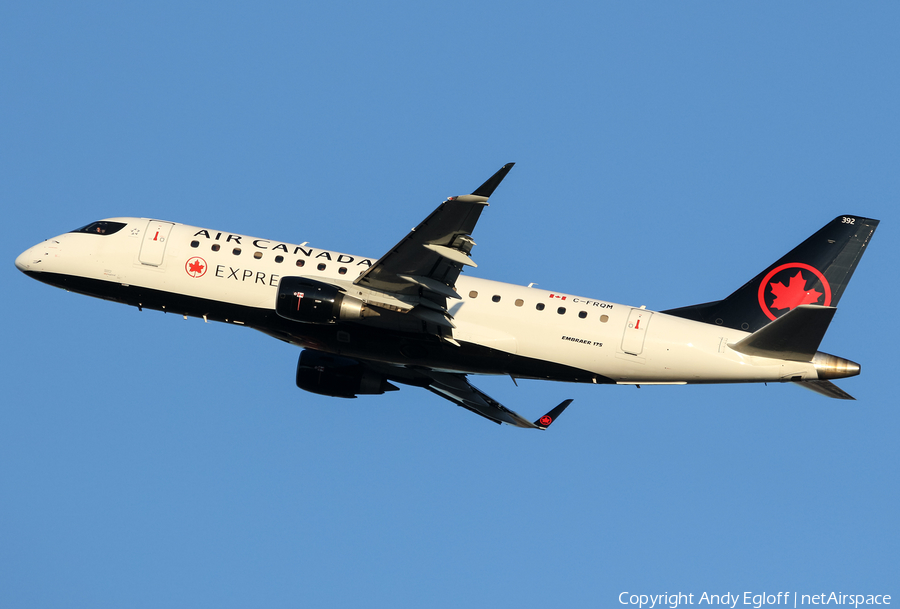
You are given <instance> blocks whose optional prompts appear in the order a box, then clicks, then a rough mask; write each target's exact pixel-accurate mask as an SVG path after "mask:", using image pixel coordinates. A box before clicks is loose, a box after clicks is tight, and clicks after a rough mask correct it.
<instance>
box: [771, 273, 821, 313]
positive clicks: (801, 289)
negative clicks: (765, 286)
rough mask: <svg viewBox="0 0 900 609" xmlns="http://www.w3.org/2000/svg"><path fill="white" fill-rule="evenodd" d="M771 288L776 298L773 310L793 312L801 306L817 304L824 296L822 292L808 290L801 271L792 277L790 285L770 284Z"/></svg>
mask: <svg viewBox="0 0 900 609" xmlns="http://www.w3.org/2000/svg"><path fill="white" fill-rule="evenodd" d="M769 287H770V288H771V289H772V294H774V296H775V301H774V302H773V303H772V308H773V309H791V310H793V309H794V308H795V307H797V306H799V305H803V304H816V302H818V300H819V297H820V296H821V295H822V293H821V292H818V291H816V290H807V289H806V279H804V278H803V273H802V272H801V271H799V270H798V271H797V274H796V275H794V276H793V277H791V280H790V282H789V283H788V285H784V284H783V283H770V284H769Z"/></svg>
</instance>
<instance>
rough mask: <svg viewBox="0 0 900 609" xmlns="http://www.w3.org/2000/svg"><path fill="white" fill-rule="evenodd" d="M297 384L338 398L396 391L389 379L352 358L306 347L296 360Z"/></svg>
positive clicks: (301, 387)
mask: <svg viewBox="0 0 900 609" xmlns="http://www.w3.org/2000/svg"><path fill="white" fill-rule="evenodd" d="M297 387H299V388H300V389H304V390H306V391H310V392H312V393H318V394H320V395H327V396H331V397H335V398H355V397H356V396H358V395H381V394H382V393H384V392H385V391H397V390H398V388H397V387H395V386H394V385H391V384H390V383H389V382H388V381H387V379H386V378H385V377H384V376H382V375H380V374H378V373H377V372H373V371H372V370H370V369H369V368H367V367H366V366H365V365H364V364H362V363H361V362H358V361H356V360H355V359H350V358H349V357H341V356H339V355H330V354H328V353H322V352H321V351H312V350H310V349H306V350H304V351H301V352H300V360H299V361H298V362H297Z"/></svg>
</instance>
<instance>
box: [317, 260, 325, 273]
mask: <svg viewBox="0 0 900 609" xmlns="http://www.w3.org/2000/svg"><path fill="white" fill-rule="evenodd" d="M316 268H317V269H319V270H320V271H324V270H325V263H324V262H320V263H319V266H317V267H316Z"/></svg>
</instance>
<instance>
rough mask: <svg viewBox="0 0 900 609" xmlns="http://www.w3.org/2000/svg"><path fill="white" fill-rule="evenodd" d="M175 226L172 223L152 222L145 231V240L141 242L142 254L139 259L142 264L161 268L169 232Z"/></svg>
mask: <svg viewBox="0 0 900 609" xmlns="http://www.w3.org/2000/svg"><path fill="white" fill-rule="evenodd" d="M173 226H175V225H174V224H172V223H171V222H161V221H159V220H150V221H149V222H147V229H146V230H145V231H144V240H143V241H142V242H141V253H140V254H139V255H138V259H139V260H140V261H141V264H146V265H149V266H159V265H160V264H162V261H163V256H164V255H165V253H166V242H167V241H168V240H169V232H170V231H171V230H172V227H173Z"/></svg>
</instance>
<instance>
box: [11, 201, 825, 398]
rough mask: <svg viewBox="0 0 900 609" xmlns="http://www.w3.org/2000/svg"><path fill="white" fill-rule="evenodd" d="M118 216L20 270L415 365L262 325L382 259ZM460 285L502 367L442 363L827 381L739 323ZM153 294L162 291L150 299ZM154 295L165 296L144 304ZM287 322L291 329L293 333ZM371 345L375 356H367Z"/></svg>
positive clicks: (27, 259) (519, 289)
mask: <svg viewBox="0 0 900 609" xmlns="http://www.w3.org/2000/svg"><path fill="white" fill-rule="evenodd" d="M110 220H111V221H116V222H122V223H125V224H126V226H125V228H124V229H122V230H120V231H118V232H116V233H115V234H110V235H91V234H84V233H77V232H75V233H66V234H63V235H60V236H58V237H55V238H53V239H49V240H47V241H44V242H43V243H40V244H38V245H36V246H34V247H32V248H31V249H29V250H27V251H26V252H24V253H23V254H22V255H21V256H19V258H18V259H17V260H16V266H17V267H19V268H20V269H21V270H23V271H25V272H27V273H29V274H31V275H32V276H34V277H35V278H38V279H42V280H44V281H46V282H47V283H52V284H54V285H58V286H60V287H63V288H66V289H71V290H73V291H79V292H83V293H87V294H90V295H94V296H99V297H102V298H110V299H113V300H117V301H121V302H125V303H126V304H132V305H136V306H147V307H149V308H161V309H165V310H167V311H169V312H172V313H177V314H183V315H190V316H196V317H208V318H210V319H214V320H218V321H227V322H230V323H238V324H245V325H249V326H251V327H254V328H255V329H258V330H261V331H263V332H267V333H270V334H273V335H276V336H279V337H280V338H284V339H286V340H289V341H290V342H294V343H296V344H298V345H301V346H313V347H315V348H318V349H321V350H326V351H332V352H335V353H348V354H350V355H351V356H352V355H356V356H362V355H367V356H369V357H372V358H374V359H378V360H380V361H385V362H388V363H397V364H408V363H409V361H408V360H409V357H407V356H400V355H398V356H397V358H396V359H395V360H393V361H392V356H391V355H390V351H389V350H385V349H381V348H375V346H372V344H371V341H370V343H369V345H370V347H366V346H355V343H354V341H353V340H352V337H349V336H342V337H339V338H338V342H332V341H329V340H326V339H324V338H323V335H322V334H321V332H320V329H314V328H312V327H310V325H309V324H303V323H300V322H286V321H284V320H279V321H278V327H277V328H276V327H274V326H272V327H269V326H267V323H268V322H266V321H260V320H271V319H274V318H275V315H274V308H275V301H276V294H277V288H278V282H279V280H280V279H281V278H282V277H286V276H294V277H296V276H303V277H308V278H311V279H315V280H317V281H321V282H325V283H330V284H333V285H338V286H342V287H345V288H346V289H347V290H348V292H350V293H352V290H353V289H354V288H353V285H352V281H353V280H354V279H356V278H357V277H358V276H359V275H360V274H361V273H362V272H364V271H365V270H367V269H368V268H369V267H370V266H371V265H372V264H374V262H375V260H374V259H370V258H366V257H362V256H357V255H350V254H342V253H339V252H333V251H328V250H322V249H318V248H313V247H309V246H306V245H294V244H286V243H281V242H278V241H272V240H266V239H255V238H253V237H247V236H244V235H237V234H232V233H226V232H220V231H214V230H209V229H203V228H200V227H196V226H187V225H183V224H175V223H168V222H160V221H156V220H148V219H145V218H144V219H142V218H112V219H110ZM51 278H52V279H51ZM97 286H99V288H98V287H97ZM107 288H108V289H107ZM113 288H114V289H113ZM456 291H457V292H458V294H459V296H460V299H459V300H449V301H448V310H449V312H450V314H451V315H452V323H453V324H454V325H455V328H454V329H453V339H455V341H458V343H459V344H460V345H464V346H471V345H475V346H479V347H485V348H487V349H490V350H492V351H491V352H492V353H496V354H497V355H498V357H497V358H496V366H493V367H488V368H486V367H485V365H484V363H483V361H482V363H480V364H479V365H478V366H477V368H476V369H469V368H468V367H467V365H466V361H465V358H454V357H452V353H453V350H454V349H459V348H460V347H454V346H452V345H445V347H444V351H443V352H445V353H449V354H451V356H450V357H448V358H447V361H445V362H444V363H442V364H440V365H441V367H443V368H445V369H447V370H453V371H458V372H473V373H493V374H509V375H512V376H517V377H527V376H530V377H535V378H549V379H552V378H558V377H557V376H556V375H554V374H553V373H548V374H547V375H542V374H535V373H534V372H533V370H534V367H533V366H532V367H531V368H529V370H530V371H529V372H523V371H521V370H519V369H518V367H517V366H518V364H517V363H516V362H517V361H519V360H520V358H524V359H525V360H527V361H529V362H532V363H533V362H535V361H537V362H546V363H547V364H548V366H550V367H551V368H553V365H554V364H555V365H559V366H563V367H568V368H571V369H574V370H578V371H583V373H582V374H580V376H579V375H576V376H577V378H575V377H573V376H571V375H565V376H564V377H561V380H579V381H582V382H606V383H608V382H616V383H624V384H651V383H672V384H679V383H721V382H760V381H798V380H815V379H817V378H818V376H817V372H816V369H815V367H814V365H813V364H812V363H805V362H794V361H787V360H780V359H771V358H766V357H757V356H749V355H745V354H741V353H738V352H737V351H734V350H732V349H731V348H729V347H728V345H729V343H734V342H736V341H738V340H740V339H741V338H744V337H745V336H747V335H748V333H747V332H741V331H739V330H733V329H729V328H725V327H719V326H715V325H711V324H706V323H701V322H695V321H690V320H687V319H683V318H680V317H674V316H671V315H666V314H664V313H659V312H653V311H649V310H646V309H642V308H635V307H631V306H628V305H622V304H617V303H612V302H608V301H605V300H599V299H594V298H584V297H580V296H574V295H572V294H568V293H561V292H548V291H545V290H539V289H536V288H529V287H523V286H517V285H512V284H507V283H501V282H496V281H489V280H485V279H478V278H474V277H468V276H465V275H462V276H460V277H459V279H458V281H457V283H456ZM149 294H152V296H145V295H149ZM166 295H170V296H171V304H169V305H166V304H165V303H166V302H168V301H167V300H166V298H167V296H166ZM144 297H146V298H148V299H149V300H152V301H153V303H155V304H150V303H148V302H143V301H142V300H141V298H144ZM216 303H219V304H221V305H222V306H223V307H224V308H219V307H218V305H216ZM286 325H289V326H290V328H289V329H287V330H285V327H286ZM340 325H341V326H344V329H343V330H342V332H338V335H340V334H342V333H343V334H344V335H349V334H352V333H353V332H354V325H353V324H340ZM307 330H310V331H312V330H315V331H313V332H312V333H310V332H307ZM317 332H318V334H317ZM385 332H386V330H385ZM370 338H371V335H370ZM367 348H372V349H374V353H373V354H367V352H366V351H365V349H367ZM504 355H509V356H515V357H504ZM430 365H432V366H434V362H433V361H432V362H430Z"/></svg>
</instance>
